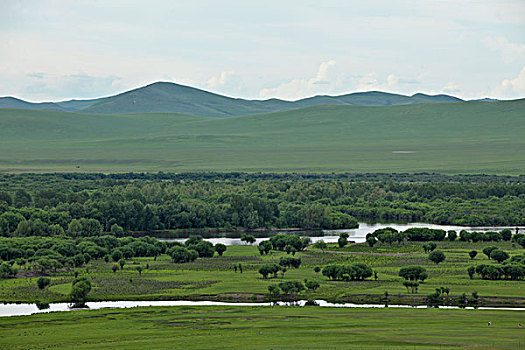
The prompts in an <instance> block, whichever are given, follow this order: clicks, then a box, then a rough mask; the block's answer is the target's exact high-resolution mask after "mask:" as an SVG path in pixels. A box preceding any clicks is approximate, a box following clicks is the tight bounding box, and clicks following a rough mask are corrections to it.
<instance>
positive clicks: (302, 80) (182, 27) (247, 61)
mask: <svg viewBox="0 0 525 350" xmlns="http://www.w3.org/2000/svg"><path fill="white" fill-rule="evenodd" d="M155 81H171V82H175V83H179V84H184V85H190V86H193V87H197V88H201V89H205V90H208V91H212V92H215V93H220V94H224V95H228V96H232V97H241V98H249V99H267V98H274V97H276V98H281V99H286V100H296V99H300V98H304V97H309V96H314V95H320V94H324V95H339V94H346V93H351V92H357V91H369V90H380V91H387V92H394V93H401V94H408V95H411V94H414V93H417V92H423V93H428V94H438V93H445V94H451V95H454V96H458V97H461V98H464V99H477V98H484V97H491V98H499V99H513V98H523V97H525V0H476V1H470V0H461V1H458V0H441V1H433V0H414V1H412V0H410V1H408V0H406V1H403V0H367V1H350V0H344V1H332V0H324V1H318V0H316V1H309V0H302V1H291V0H280V1H274V0H265V1H249V0H245V1H238V0H236V1H230V0H221V1H200V0H193V1H183V0H174V1H159V0H148V1H145V0H144V1H134V0H126V1H120V0H113V1H97V0H91V1H83V0H75V1H65V0H64V1H58V0H57V1H52V0H36V1H32V0H27V1H16V0H11V1H7V0H2V1H0V96H15V97H18V98H22V99H25V100H29V101H59V100H66V99H72V98H76V99H85V98H95V97H102V96H109V95H113V94H116V93H120V92H123V91H126V90H130V89H133V88H136V87H140V86H143V85H146V84H149V83H153V82H155Z"/></svg>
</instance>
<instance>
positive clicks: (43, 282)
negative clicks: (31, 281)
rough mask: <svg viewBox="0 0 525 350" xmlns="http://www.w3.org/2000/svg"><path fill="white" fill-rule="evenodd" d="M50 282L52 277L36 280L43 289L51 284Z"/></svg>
mask: <svg viewBox="0 0 525 350" xmlns="http://www.w3.org/2000/svg"><path fill="white" fill-rule="evenodd" d="M50 283H51V279H50V278H49V277H40V278H39V279H37V280H36V285H37V286H38V288H39V289H41V290H43V289H45V288H46V287H47V286H49V284H50Z"/></svg>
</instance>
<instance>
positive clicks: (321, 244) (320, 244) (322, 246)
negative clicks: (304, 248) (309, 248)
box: [314, 239, 328, 251]
mask: <svg viewBox="0 0 525 350" xmlns="http://www.w3.org/2000/svg"><path fill="white" fill-rule="evenodd" d="M314 248H315V249H321V250H322V251H325V250H326V248H328V245H327V244H326V243H325V241H323V240H322V239H321V240H319V241H317V242H315V243H314Z"/></svg>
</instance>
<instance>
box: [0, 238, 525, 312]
mask: <svg viewBox="0 0 525 350" xmlns="http://www.w3.org/2000/svg"><path fill="white" fill-rule="evenodd" d="M490 245H496V246H499V247H500V248H501V249H504V250H505V251H507V252H509V253H510V254H511V255H516V254H523V253H524V252H525V250H524V249H521V248H518V247H519V246H512V245H511V243H509V242H499V243H466V242H439V243H438V249H441V250H442V251H443V252H445V254H446V256H447V259H446V260H445V262H443V263H441V264H439V265H435V264H434V263H432V262H430V261H429V260H428V258H427V254H425V253H424V251H423V249H422V247H421V244H420V243H407V245H405V246H399V247H396V246H392V247H390V246H388V245H386V246H385V245H383V246H381V245H379V246H376V247H374V248H370V247H368V246H366V245H364V244H357V245H351V246H349V247H345V248H343V249H340V248H337V247H336V246H335V245H330V246H329V248H328V251H326V252H321V251H310V250H309V251H304V252H300V253H298V254H296V256H297V257H300V258H301V260H302V264H301V266H300V268H299V269H289V270H288V271H287V272H286V274H285V275H284V277H281V275H280V274H279V277H278V278H272V279H267V280H265V279H262V277H261V275H260V274H259V273H258V270H259V267H260V266H262V265H263V264H265V263H276V262H278V261H279V258H280V257H281V256H285V255H286V254H285V253H283V252H277V251H272V253H271V254H269V255H267V256H266V255H265V256H260V255H259V253H258V251H257V248H256V247H253V246H230V247H228V250H227V251H226V252H225V253H224V256H222V257H219V256H215V257H213V258H199V259H197V260H196V261H195V262H192V263H187V264H174V263H173V262H171V259H170V258H169V257H168V256H166V255H163V256H161V257H159V258H158V259H157V260H153V258H136V259H133V260H129V261H128V262H127V264H126V265H125V266H124V269H123V270H119V271H117V272H116V273H114V272H112V271H111V266H112V265H113V263H112V262H109V263H106V262H104V261H103V260H97V261H94V262H92V263H90V264H89V266H87V267H84V268H80V269H77V271H78V272H79V274H80V276H85V277H88V278H89V279H90V280H91V281H92V283H93V287H94V288H93V290H92V292H91V293H90V294H89V298H90V300H177V299H192V300H200V299H206V300H223V301H236V300H245V301H250V300H253V301H263V300H264V299H265V298H266V294H267V293H268V286H269V285H271V284H276V283H280V282H283V281H303V280H304V279H309V280H315V281H317V282H319V283H320V288H319V289H318V290H317V291H316V292H311V291H307V292H303V293H301V294H300V295H299V296H298V298H299V299H327V300H331V301H347V302H357V303H359V302H361V303H370V302H372V303H379V302H381V300H382V297H383V294H384V292H385V291H388V292H389V294H390V297H389V298H390V303H391V304H395V303H410V304H424V303H425V297H426V295H428V294H430V293H432V292H434V290H435V289H436V288H440V287H448V288H449V289H450V298H451V303H453V299H454V298H456V297H458V296H460V295H461V294H462V293H465V294H467V295H470V294H471V293H472V292H474V291H477V292H478V293H479V295H480V297H481V299H480V305H499V306H504V305H509V306H524V304H525V298H523V287H524V286H523V281H510V280H498V281H487V280H482V279H480V278H479V277H476V278H474V279H472V280H471V279H469V276H468V274H467V268H468V267H469V266H473V265H477V264H486V263H492V262H489V261H488V259H487V257H486V256H485V255H484V254H483V253H482V252H481V251H482V249H483V248H484V247H486V246H490ZM473 249H474V250H477V251H478V256H477V257H476V259H475V260H471V259H470V258H469V256H468V252H469V251H470V250H473ZM334 252H335V253H334ZM352 252H357V253H376V254H377V253H379V254H385V255H360V254H352ZM392 253H394V254H395V253H398V254H399V255H392ZM386 254H390V255H386ZM358 262H360V263H365V264H367V265H369V266H371V267H372V268H373V270H375V271H377V272H378V280H377V281H376V280H374V279H373V278H372V279H369V280H366V281H353V282H352V281H349V282H343V281H330V280H328V279H327V278H326V277H324V276H323V275H322V274H320V273H316V272H315V271H314V267H316V266H320V267H323V266H325V265H327V264H334V263H335V264H350V263H358ZM239 264H241V265H242V266H243V273H242V274H241V273H240V272H239V271H237V272H235V271H234V269H233V266H234V265H235V266H238V265H239ZM138 265H141V266H142V267H146V266H149V269H146V270H145V271H144V272H142V274H141V275H139V273H138V272H137V270H136V267H137V266H138ZM408 265H421V266H424V267H425V268H426V269H427V271H428V274H429V277H428V279H427V280H426V281H425V282H424V283H422V284H421V286H420V287H419V292H418V293H417V294H409V293H408V292H407V290H406V288H405V287H404V286H403V285H402V281H403V280H402V278H401V277H399V276H398V272H399V269H400V268H401V267H403V266H408ZM21 273H22V276H23V275H24V273H25V272H23V271H21ZM26 276H27V277H24V278H16V279H4V280H0V300H1V301H4V302H35V301H41V302H58V301H68V300H69V296H68V294H69V292H70V290H71V281H72V280H73V278H74V277H73V271H72V270H63V271H58V272H57V273H55V274H52V276H51V277H52V283H51V286H50V287H48V288H47V289H46V290H44V291H41V290H39V289H38V288H37V286H36V277H34V275H33V276H31V271H27V273H26Z"/></svg>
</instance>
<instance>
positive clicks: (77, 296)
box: [69, 277, 91, 302]
mask: <svg viewBox="0 0 525 350" xmlns="http://www.w3.org/2000/svg"><path fill="white" fill-rule="evenodd" d="M90 291H91V282H90V281H89V280H88V279H87V278H85V277H79V278H75V279H74V280H73V283H72V287H71V292H70V293H69V296H70V298H71V300H72V301H75V302H84V301H86V298H87V296H88V294H89V292H90Z"/></svg>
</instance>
